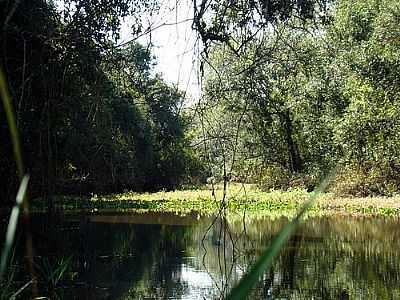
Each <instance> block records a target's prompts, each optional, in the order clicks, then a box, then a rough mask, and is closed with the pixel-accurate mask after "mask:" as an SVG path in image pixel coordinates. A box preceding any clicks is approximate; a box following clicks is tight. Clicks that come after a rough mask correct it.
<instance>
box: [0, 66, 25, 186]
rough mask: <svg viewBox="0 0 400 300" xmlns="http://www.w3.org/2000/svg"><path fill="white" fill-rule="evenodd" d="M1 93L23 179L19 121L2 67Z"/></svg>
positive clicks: (0, 78) (19, 175) (20, 176)
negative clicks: (15, 114) (16, 118)
mask: <svg viewBox="0 0 400 300" xmlns="http://www.w3.org/2000/svg"><path fill="white" fill-rule="evenodd" d="M0 95H1V99H2V100H3V106H4V111H5V113H6V117H7V123H8V126H9V129H10V135H11V141H12V144H13V151H14V159H15V163H16V164H17V171H18V177H19V179H20V180H22V177H23V176H24V174H25V171H24V163H23V160H22V153H21V145H20V138H19V131H18V128H17V123H16V122H15V117H14V109H13V105H12V101H11V96H10V93H9V91H8V87H7V81H6V78H5V75H4V73H3V70H2V69H1V67H0Z"/></svg>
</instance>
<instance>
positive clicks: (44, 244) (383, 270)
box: [21, 214, 400, 300]
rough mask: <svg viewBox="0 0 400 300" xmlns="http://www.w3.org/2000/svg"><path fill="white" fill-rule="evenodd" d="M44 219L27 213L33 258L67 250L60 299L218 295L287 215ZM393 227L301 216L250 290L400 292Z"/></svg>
mask: <svg viewBox="0 0 400 300" xmlns="http://www.w3.org/2000/svg"><path fill="white" fill-rule="evenodd" d="M43 220H44V218H42V217H41V216H39V217H37V218H33V220H32V221H33V222H32V224H33V229H32V231H33V236H34V238H35V239H36V241H35V245H37V247H36V248H37V249H36V253H37V255H38V257H37V259H36V261H38V262H39V263H40V260H41V259H44V258H46V259H48V261H52V262H57V260H58V261H59V260H61V258H63V257H64V258H65V257H69V256H72V258H73V259H72V262H71V265H70V267H69V268H68V272H67V274H66V276H64V277H63V280H62V282H61V284H59V285H58V286H57V287H56V290H55V291H56V292H57V293H58V294H59V295H62V297H63V298H65V299H201V300H202V299H224V298H225V297H226V295H227V293H228V291H229V290H230V289H231V287H232V286H233V285H234V284H235V283H236V282H237V281H238V280H239V279H240V278H241V276H243V274H244V273H245V272H246V271H247V270H249V268H250V266H251V265H252V264H254V262H255V261H256V259H257V258H258V257H259V256H260V255H261V253H262V251H263V250H264V249H265V248H266V247H267V246H268V244H269V243H270V241H271V239H272V238H273V237H274V236H275V235H276V234H277V233H278V232H279V230H280V229H281V228H282V227H283V226H284V225H285V224H286V223H287V222H288V221H287V219H285V218H281V219H275V220H272V219H252V218H242V217H239V218H236V219H234V220H232V219H229V218H227V217H226V216H225V215H223V214H221V215H219V216H218V217H217V218H201V219H200V220H198V216H197V215H195V214H194V215H189V216H186V217H177V216H175V215H167V214H141V215H137V214H136V215H135V214H132V215H118V216H101V215H98V216H87V217H85V216H81V217H79V216H77V217H65V218H58V221H57V223H56V224H55V225H54V224H53V225H51V226H50V224H46V223H45V221H43ZM398 236H399V220H397V219H376V218H375V219H373V218H364V219H363V218H361V219H360V218H350V217H335V218H316V219H309V220H307V221H306V222H305V223H303V224H302V225H300V227H299V228H298V230H297V231H296V233H295V234H294V235H293V236H292V238H291V239H290V240H289V242H288V243H287V245H286V247H285V249H284V250H283V251H282V252H281V254H280V256H279V257H278V258H277V259H276V261H275V263H274V265H273V267H272V268H271V269H270V270H269V271H268V272H267V273H265V274H264V275H263V277H262V278H261V280H260V281H259V283H258V285H257V286H256V288H255V289H254V291H253V294H252V295H251V299H311V298H313V299H371V298H372V299H400V288H399V286H400V284H399V283H400V275H399V274H400V261H399V260H398V257H399V254H400V239H398ZM21 253H22V252H21ZM39 286H40V287H41V290H42V291H45V288H44V287H43V283H42V285H40V284H39ZM42 293H45V292H42Z"/></svg>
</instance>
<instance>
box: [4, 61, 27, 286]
mask: <svg viewBox="0 0 400 300" xmlns="http://www.w3.org/2000/svg"><path fill="white" fill-rule="evenodd" d="M0 95H1V100H2V103H3V107H4V112H5V114H6V118H7V124H8V128H9V131H10V140H11V142H12V145H13V152H14V160H15V163H16V166H17V175H18V178H19V180H20V187H19V190H18V193H17V197H16V203H15V205H14V207H13V209H12V212H11V216H10V220H9V223H8V227H7V233H6V239H5V242H4V246H3V250H2V253H1V261H0V281H2V280H3V278H4V275H5V272H6V269H7V265H8V261H9V258H10V252H11V249H12V247H13V244H14V240H15V232H16V229H17V224H18V219H19V215H20V211H21V208H22V209H23V210H24V211H25V212H27V211H28V203H27V200H26V198H27V197H26V191H27V187H28V182H29V176H28V175H27V174H25V167H24V162H23V159H22V151H21V142H20V135H19V131H18V128H17V123H16V121H15V117H14V116H15V115H14V108H13V104H12V100H11V96H10V93H9V91H8V87H7V81H6V78H5V75H4V72H3V70H2V69H1V68H0ZM26 220H27V218H26ZM27 246H29V247H27V253H28V258H29V257H32V255H31V254H32V253H31V251H30V250H29V249H28V248H31V240H30V238H28V237H27Z"/></svg>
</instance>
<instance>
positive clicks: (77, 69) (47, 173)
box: [0, 0, 192, 199]
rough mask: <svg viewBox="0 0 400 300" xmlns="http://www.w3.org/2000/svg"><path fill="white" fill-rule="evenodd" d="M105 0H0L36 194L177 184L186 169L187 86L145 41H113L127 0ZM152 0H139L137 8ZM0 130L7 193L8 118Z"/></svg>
mask: <svg viewBox="0 0 400 300" xmlns="http://www.w3.org/2000/svg"><path fill="white" fill-rule="evenodd" d="M104 2H105V3H98V2H97V1H75V2H74V3H72V4H73V5H72V4H71V3H70V1H67V3H66V4H65V7H63V8H62V9H60V8H58V9H57V8H56V7H54V6H53V5H52V4H51V3H49V2H45V1H39V0H38V1H21V3H19V5H18V3H17V4H15V5H14V4H12V3H11V2H8V1H6V2H2V3H1V5H0V11H1V14H2V17H1V19H2V20H5V21H4V23H3V24H2V38H1V40H0V45H1V65H2V67H3V69H4V71H5V73H6V76H7V78H8V82H9V85H10V91H11V94H12V98H13V100H14V106H15V110H16V117H17V122H18V127H19V129H20V131H21V135H22V145H23V146H24V155H25V159H26V163H27V166H28V172H29V173H30V174H31V178H32V186H31V191H32V193H34V195H40V194H42V195H43V194H46V195H47V196H51V195H52V194H53V193H55V192H63V193H71V192H74V193H87V192H101V191H118V190H120V191H122V189H132V190H137V191H141V190H149V189H161V188H166V189H171V188H175V187H177V186H178V185H179V184H181V183H182V181H183V180H184V179H185V178H186V177H187V175H188V174H189V173H188V172H189V169H190V165H191V164H192V159H191V157H190V154H189V151H188V150H187V149H186V148H187V145H188V142H187V139H186V137H185V128H186V126H187V120H186V119H185V118H184V117H183V116H182V111H181V107H182V102H183V100H184V96H183V94H182V93H181V92H180V91H178V90H177V88H176V87H174V86H170V85H168V84H167V83H165V82H164V81H163V79H162V78H161V77H159V76H158V75H154V72H153V70H152V68H153V66H154V64H155V60H154V58H153V57H152V55H151V53H150V51H149V49H146V48H144V47H143V46H141V45H139V44H137V43H134V42H132V43H129V44H127V45H125V46H124V47H115V43H113V42H112V40H113V38H115V37H116V36H117V35H118V26H119V20H120V18H121V17H122V16H124V14H126V13H127V12H126V10H125V8H126V6H129V5H131V4H130V2H129V1H113V2H115V3H112V4H111V3H110V2H108V1H104ZM150 5H151V3H150V1H142V2H140V3H136V4H135V5H134V6H132V7H134V8H135V11H134V12H131V13H136V14H138V13H140V11H141V9H143V10H144V9H150V8H149V7H151V6H150ZM151 9H154V8H153V7H152V8H151ZM0 114H1V115H4V114H3V112H2V111H1V112H0ZM0 140H1V141H2V142H1V147H0V174H1V182H2V184H1V198H2V199H5V198H7V197H9V196H13V195H15V187H16V182H15V181H16V176H15V166H14V162H13V159H12V148H11V142H10V138H9V133H8V127H7V124H6V122H5V119H4V118H1V123H0Z"/></svg>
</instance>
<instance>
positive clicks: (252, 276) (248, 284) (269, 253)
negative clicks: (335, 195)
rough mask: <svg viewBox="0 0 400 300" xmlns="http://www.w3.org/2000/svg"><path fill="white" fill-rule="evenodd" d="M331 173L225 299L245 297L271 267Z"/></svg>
mask: <svg viewBox="0 0 400 300" xmlns="http://www.w3.org/2000/svg"><path fill="white" fill-rule="evenodd" d="M332 175H333V174H331V175H329V176H327V178H325V180H323V181H322V183H321V184H320V185H319V186H318V187H317V188H316V189H315V191H314V192H313V193H312V195H311V197H310V199H309V200H308V201H307V202H306V203H305V204H304V206H303V207H302V208H301V209H300V211H299V212H298V213H297V215H296V217H295V218H294V219H293V220H292V221H291V222H290V223H289V224H288V225H286V226H285V227H284V228H283V229H282V230H281V231H280V232H279V234H278V236H277V237H276V238H275V239H274V240H273V241H272V243H271V246H270V247H269V248H268V249H267V250H266V251H265V252H264V253H263V254H262V255H261V257H260V258H259V259H258V261H257V262H256V263H255V264H254V266H253V267H252V268H251V270H250V271H249V272H248V273H247V274H246V275H245V276H244V277H243V278H242V279H241V280H240V281H239V283H238V285H237V286H236V287H234V288H233V289H232V290H231V292H230V294H229V295H228V297H227V298H226V299H227V300H239V299H245V298H246V297H247V296H248V295H249V294H250V291H251V289H252V288H253V287H254V285H255V284H256V283H257V282H258V280H259V278H260V277H261V276H262V275H263V274H264V273H265V272H266V271H267V270H268V269H269V268H270V267H271V265H272V261H273V260H274V258H275V257H276V256H277V255H278V254H279V252H280V250H281V249H282V247H283V245H284V244H285V243H286V241H287V240H288V238H289V237H290V235H291V234H292V233H293V232H294V231H295V229H296V228H297V225H298V224H299V223H300V221H301V218H302V217H303V215H304V213H305V212H306V211H307V210H308V209H309V208H310V207H311V206H312V205H313V204H314V202H315V200H316V199H317V198H318V196H319V195H320V194H321V193H322V192H323V191H324V190H325V189H326V186H327V185H328V182H329V179H330V178H331V176H332Z"/></svg>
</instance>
